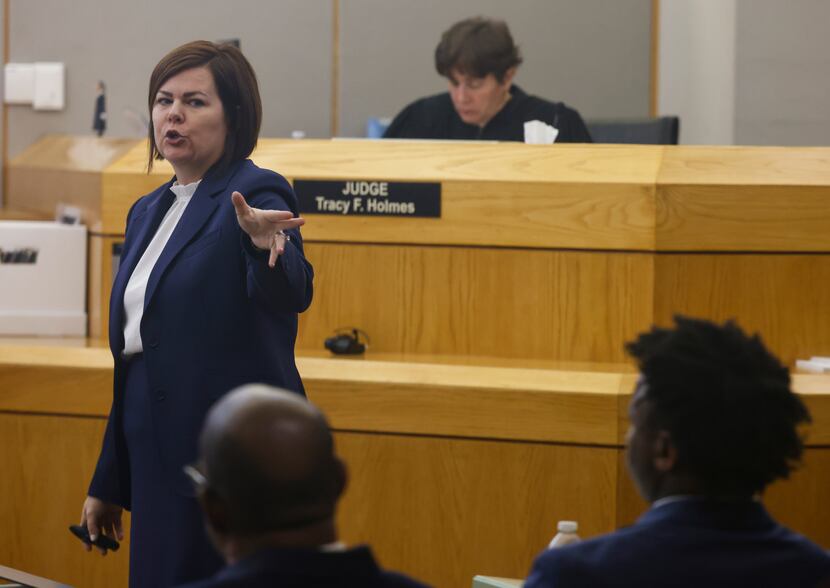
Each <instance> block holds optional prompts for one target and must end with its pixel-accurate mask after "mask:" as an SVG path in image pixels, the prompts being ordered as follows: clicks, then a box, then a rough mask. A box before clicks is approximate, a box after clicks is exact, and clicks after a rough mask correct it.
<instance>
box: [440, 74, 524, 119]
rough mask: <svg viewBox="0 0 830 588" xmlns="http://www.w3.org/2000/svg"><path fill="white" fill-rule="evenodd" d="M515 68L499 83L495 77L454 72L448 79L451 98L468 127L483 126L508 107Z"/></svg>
mask: <svg viewBox="0 0 830 588" xmlns="http://www.w3.org/2000/svg"><path fill="white" fill-rule="evenodd" d="M514 74H515V70H514V69H510V70H508V72H507V73H506V74H505V76H504V80H502V81H501V82H499V81H498V80H497V79H496V76H494V75H493V74H487V75H486V76H484V77H483V78H476V77H473V76H469V75H467V74H463V73H461V72H459V71H458V70H453V71H452V72H451V73H450V76H449V82H450V98H452V105H453V106H454V107H455V111H456V112H457V113H458V116H460V117H461V120H463V121H464V122H465V123H467V124H468V125H477V126H480V127H483V126H484V125H486V124H487V123H488V122H490V119H492V118H493V117H494V116H496V114H498V112H499V111H500V110H501V109H502V108H503V107H504V105H505V104H507V101H508V100H509V99H510V84H512V83H513V76H514Z"/></svg>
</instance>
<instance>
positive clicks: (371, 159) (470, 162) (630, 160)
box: [107, 139, 664, 184]
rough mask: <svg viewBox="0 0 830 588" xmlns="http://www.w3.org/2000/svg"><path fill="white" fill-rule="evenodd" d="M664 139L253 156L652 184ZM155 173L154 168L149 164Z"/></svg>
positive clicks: (281, 145) (338, 147) (423, 176)
mask: <svg viewBox="0 0 830 588" xmlns="http://www.w3.org/2000/svg"><path fill="white" fill-rule="evenodd" d="M663 149H664V147H660V146H656V145H525V144H523V143H496V142H487V141H397V140H386V141H372V140H337V139H335V140H319V139H304V140H290V139H288V140H286V139H260V140H259V143H258V144H257V148H256V150H255V151H254V154H253V156H252V159H253V160H254V162H255V163H256V164H257V165H259V166H260V167H266V168H269V169H273V170H276V171H278V172H279V173H281V174H283V175H284V176H285V177H287V178H290V179H294V178H305V179H312V178H316V179H341V178H345V177H349V178H355V179H389V180H396V181H407V180H410V181H436V180H468V181H496V182H498V181H505V182H519V183H521V182H539V181H550V180H551V179H554V180H555V181H557V182H577V183H595V182H601V183H610V184H623V183H625V184H629V183H630V184H643V183H645V184H653V183H654V182H655V180H656V178H657V173H658V170H659V166H660V162H661V159H662V156H663ZM146 159H147V147H146V144H142V145H134V146H133V147H132V148H131V149H130V150H129V151H128V152H126V153H125V154H124V155H123V156H122V157H121V158H120V159H119V160H118V161H115V162H114V163H113V164H112V165H111V166H110V167H109V168H108V170H107V171H108V172H111V173H130V174H132V173H135V172H140V171H141V170H143V169H144V167H145V164H146ZM153 173H154V174H155V173H156V170H155V169H154V170H153Z"/></svg>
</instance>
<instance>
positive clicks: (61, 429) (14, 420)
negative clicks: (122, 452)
mask: <svg viewBox="0 0 830 588" xmlns="http://www.w3.org/2000/svg"><path fill="white" fill-rule="evenodd" d="M105 425H106V421H105V420H104V419H103V418H98V419H91V418H70V417H65V416H38V415H21V414H10V413H2V412H0V463H2V464H3V475H0V496H2V497H3V500H0V520H3V521H8V522H10V523H12V524H4V525H3V533H2V540H0V561H3V562H6V563H9V564H10V565H11V566H12V567H14V568H16V569H20V570H23V571H26V572H29V573H32V574H35V575H38V576H43V577H46V578H50V579H53V580H56V581H60V582H62V583H66V584H69V585H73V586H85V587H89V588H99V587H100V588H105V587H106V588H109V587H112V586H126V585H127V573H128V562H129V540H127V541H125V542H124V543H122V549H121V550H120V551H119V552H118V553H111V554H108V555H107V556H106V557H104V558H102V557H100V556H99V555H98V554H97V553H86V552H85V551H84V550H83V547H82V546H81V544H80V542H79V541H78V540H77V539H76V538H75V537H74V536H73V535H72V534H70V533H69V530H68V526H69V525H73V524H77V523H78V521H79V520H80V515H81V506H82V505H83V500H84V498H85V496H86V489H87V485H88V484H89V480H90V479H91V477H92V471H93V469H94V466H95V463H96V460H97V458H98V452H99V451H100V449H101V440H102V439H103V435H104V428H105ZM125 524H126V528H125V532H126V533H129V514H126V513H125ZM128 536H129V535H128Z"/></svg>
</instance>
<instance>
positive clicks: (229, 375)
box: [81, 41, 313, 588]
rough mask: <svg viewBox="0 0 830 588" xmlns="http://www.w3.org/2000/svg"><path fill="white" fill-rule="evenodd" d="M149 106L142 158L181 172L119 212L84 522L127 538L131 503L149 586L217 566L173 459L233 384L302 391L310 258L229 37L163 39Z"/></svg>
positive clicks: (93, 530)
mask: <svg viewBox="0 0 830 588" xmlns="http://www.w3.org/2000/svg"><path fill="white" fill-rule="evenodd" d="M149 107H150V112H151V115H152V116H151V118H152V123H151V126H150V132H149V135H150V157H149V165H148V167H149V168H151V167H152V163H153V160H154V159H167V160H168V161H170V163H171V164H172V166H173V170H174V172H175V174H176V175H175V177H174V178H173V179H172V180H171V181H169V182H167V183H166V184H164V185H162V186H161V187H159V188H158V189H157V190H155V191H154V192H152V193H150V194H148V195H146V196H144V197H142V198H140V199H139V200H138V201H137V202H136V203H135V204H134V205H133V207H132V209H131V210H130V212H129V214H128V215H127V230H126V237H125V241H124V248H123V252H122V256H121V265H120V267H119V270H118V274H117V275H116V278H115V283H114V284H113V289H112V296H111V301H110V327H109V341H110V347H111V349H112V353H113V357H114V359H115V380H114V390H113V403H112V410H111V412H110V416H109V420H108V422H107V428H106V433H105V435H104V442H103V448H102V450H101V455H100V458H99V460H98V465H97V467H96V470H95V474H94V476H93V479H92V482H91V484H90V487H89V496H88V497H87V499H86V501H85V502H84V507H83V513H82V518H81V524H82V525H83V526H86V527H87V529H88V530H89V532H90V535H91V536H93V537H94V536H97V535H99V534H106V535H110V536H116V537H118V538H122V535H123V532H122V529H121V512H122V508H126V509H128V510H130V511H131V512H132V517H131V534H130V586H134V587H139V586H140V587H144V586H146V587H153V588H158V587H163V586H170V585H174V584H178V583H182V582H186V581H191V580H194V579H198V578H201V577H207V576H209V575H211V574H212V573H214V572H215V571H216V570H218V569H219V568H220V567H221V566H222V561H221V559H220V558H219V555H218V554H216V553H215V552H214V551H213V548H212V546H211V545H210V543H209V541H208V540H207V537H206V536H205V531H204V527H203V524H202V519H201V515H200V511H199V507H198V505H197V504H196V500H195V498H194V496H193V491H192V488H191V486H190V484H189V482H188V481H187V479H186V478H185V476H184V474H183V473H182V467H183V466H184V465H186V464H188V463H190V462H192V461H193V460H195V458H196V455H197V438H198V435H199V431H200V429H201V426H202V422H203V420H204V418H205V415H206V413H207V411H208V409H209V407H210V406H211V405H212V404H213V403H214V402H215V401H216V400H217V399H218V398H219V397H221V396H222V395H223V394H225V393H226V392H228V391H229V390H231V389H232V388H234V387H236V386H238V385H240V384H243V383H246V382H264V383H268V384H272V385H275V386H280V387H283V388H287V389H289V390H293V391H295V392H297V393H298V394H303V386H302V382H301V381H300V377H299V374H298V373H297V368H296V366H295V363H294V341H295V339H296V335H297V313H299V312H302V311H304V310H305V309H306V308H308V306H309V304H310V303H311V297H312V278H313V270H312V268H311V265H310V264H309V263H308V261H306V259H305V257H304V255H303V247H302V238H301V236H300V233H299V229H298V227H299V226H300V225H302V224H303V222H304V221H303V219H301V218H297V217H296V214H297V202H296V198H295V196H294V193H293V191H292V189H291V187H290V185H289V184H288V182H286V180H285V179H284V178H282V177H281V176H279V175H278V174H276V173H274V172H272V171H268V170H264V169H260V168H258V167H257V166H255V165H254V164H253V163H252V162H251V161H250V160H248V159H247V157H248V156H249V155H250V153H251V152H252V151H253V148H254V146H255V145H256V140H257V136H258V134H259V127H260V121H261V110H262V109H261V102H260V97H259V90H258V86H257V81H256V76H255V74H254V71H253V69H252V68H251V66H250V64H249V63H248V61H247V60H246V59H245V57H244V56H243V55H242V53H241V52H240V51H239V50H238V49H237V48H236V47H233V46H231V45H216V44H214V43H209V42H206V41H196V42H193V43H188V44H187V45H184V46H182V47H179V48H177V49H175V50H173V51H172V52H170V53H169V54H168V55H167V56H165V57H164V58H163V59H162V60H161V61H160V62H159V64H158V65H157V66H156V68H155V70H154V71H153V74H152V76H151V78H150V93H149ZM87 549H89V546H87Z"/></svg>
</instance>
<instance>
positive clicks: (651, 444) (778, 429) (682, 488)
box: [525, 317, 830, 588]
mask: <svg viewBox="0 0 830 588" xmlns="http://www.w3.org/2000/svg"><path fill="white" fill-rule="evenodd" d="M627 349H628V352H629V353H630V354H631V355H632V356H633V357H634V358H635V359H636V360H637V362H638V364H639V368H640V379H639V381H638V383H637V387H636V390H635V391H634V397H633V398H632V400H631V404H630V408H629V418H630V421H631V423H630V427H629V430H628V437H627V443H626V446H627V460H628V469H629V472H630V474H631V476H632V478H633V479H634V481H635V483H636V485H637V488H638V490H639V491H640V493H641V494H642V495H643V497H644V498H645V499H646V500H647V501H648V502H649V503H650V504H651V508H650V509H649V510H648V512H646V513H645V514H644V515H643V516H642V517H641V518H640V519H639V520H638V521H637V522H636V523H635V524H634V525H632V526H631V527H628V528H625V529H622V530H620V531H617V532H615V533H611V534H609V535H605V536H602V537H598V538H595V539H592V540H589V541H584V542H582V543H578V544H575V545H571V546H568V547H563V548H561V549H552V550H549V551H546V552H544V553H543V554H542V555H540V556H539V557H538V558H537V559H536V562H535V563H534V565H533V569H532V570H531V573H530V576H529V577H528V579H527V582H526V584H525V586H526V587H527V588H540V587H543V586H555V587H557V588H559V587H562V588H574V587H583V586H584V587H592V588H599V587H611V586H620V587H622V586H626V587H628V586H631V587H637V588H646V587H651V586H653V587H657V586H661V587H662V586H672V587H676V588H684V587H687V586H688V587H693V586H694V587H701V586H706V587H711V586H724V587H726V586H729V587H738V586H746V587H750V586H751V587H753V588H758V587H763V586H770V587H772V586H775V587H781V586H787V587H788V588H790V587H792V588H795V587H816V586H830V584H828V583H827V582H828V581H830V554H828V552H826V551H824V550H823V549H822V548H820V547H819V546H817V545H815V544H813V543H811V542H810V541H809V540H807V539H806V538H804V537H802V536H800V535H797V534H796V533H794V532H792V531H790V530H788V529H786V528H784V527H783V526H781V525H779V524H778V523H777V522H776V521H775V520H773V519H772V517H770V515H769V514H768V513H767V511H766V510H765V509H764V506H763V505H762V503H761V500H760V495H761V493H762V492H763V490H764V489H765V488H766V487H767V485H768V484H770V483H771V482H772V481H774V480H776V479H779V478H786V477H788V475H789V473H790V472H791V471H792V470H793V469H794V468H795V467H796V466H797V464H798V462H799V460H800V458H801V454H802V452H803V448H804V447H803V441H802V438H801V435H800V434H799V426H801V425H803V424H805V423H808V422H809V421H810V415H809V413H808V411H807V408H806V407H805V406H804V404H803V403H802V401H801V399H800V398H799V397H798V396H796V395H795V394H794V393H793V392H792V390H791V389H790V376H789V373H788V371H787V369H786V368H785V367H784V366H783V365H781V363H780V362H779V361H778V360H777V359H776V358H775V357H774V356H773V355H772V354H771V353H770V352H769V351H767V349H766V348H765V347H764V345H763V343H762V342H761V339H760V338H759V337H758V336H757V335H755V336H753V337H748V336H747V335H745V334H744V333H743V331H741V329H740V328H739V327H738V326H737V325H735V324H734V323H732V322H727V323H725V324H724V325H717V324H714V323H711V322H709V321H704V320H696V319H691V318H683V317H676V318H675V327H674V328H672V329H664V328H653V329H652V330H651V331H650V332H647V333H643V334H641V335H640V336H639V337H638V338H637V339H636V340H635V341H633V342H631V343H629V344H628V346H627Z"/></svg>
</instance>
